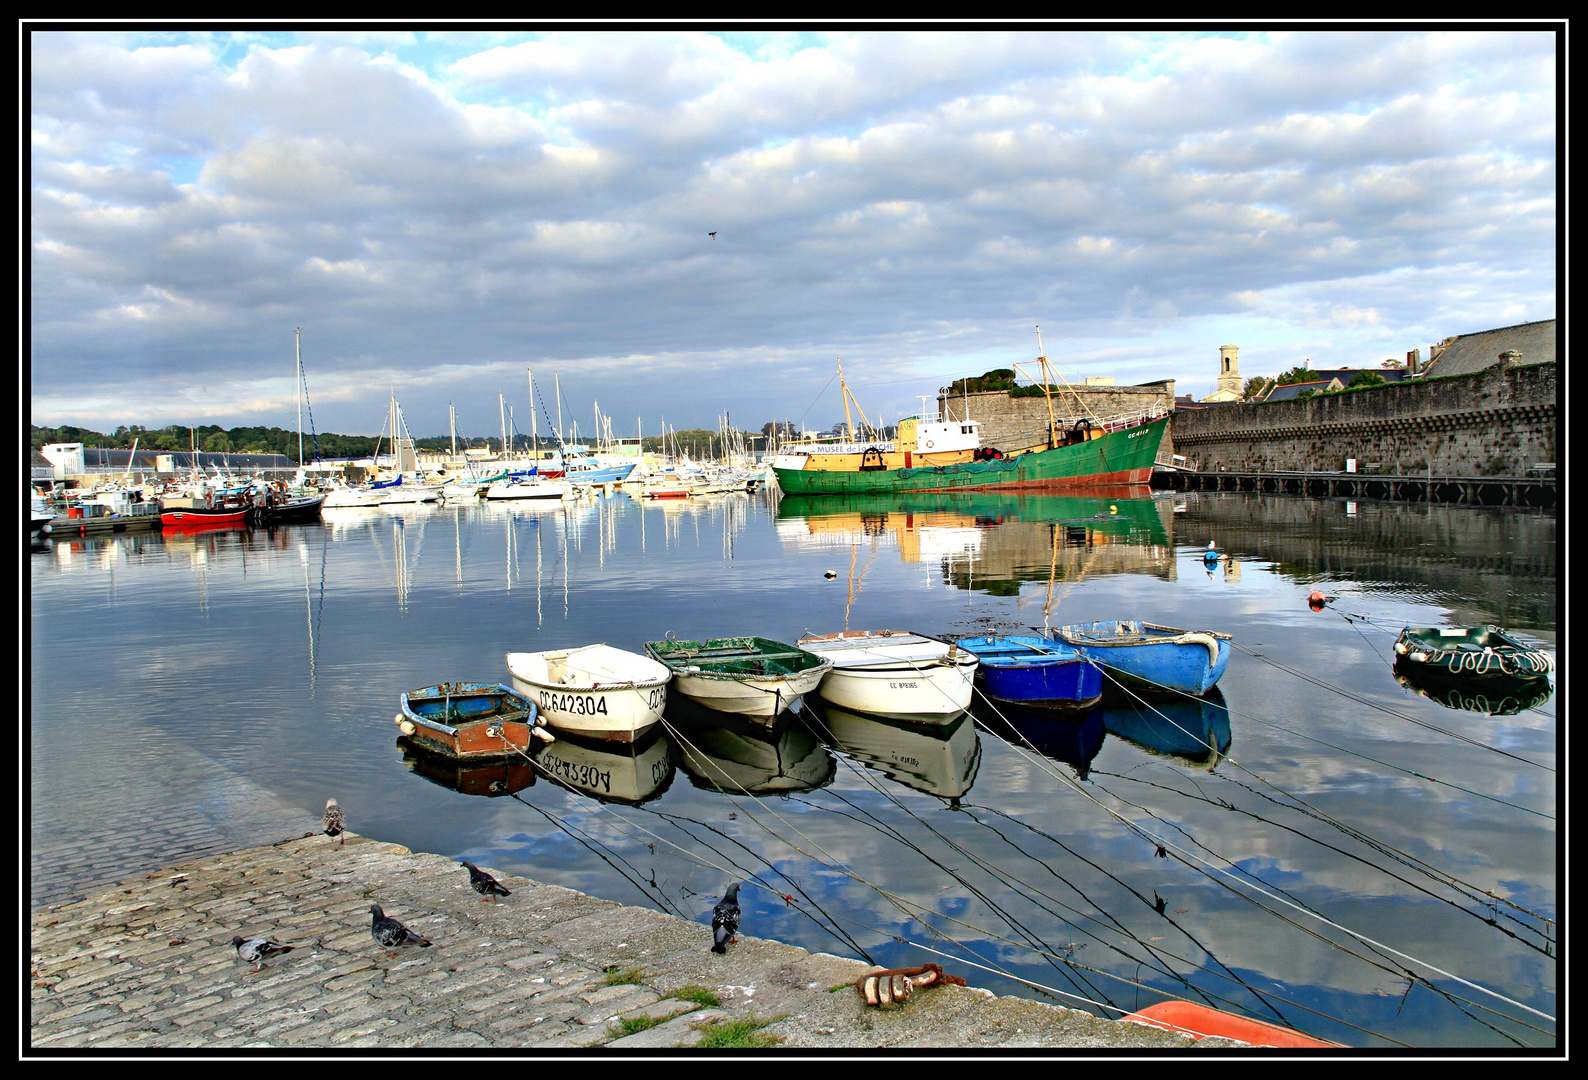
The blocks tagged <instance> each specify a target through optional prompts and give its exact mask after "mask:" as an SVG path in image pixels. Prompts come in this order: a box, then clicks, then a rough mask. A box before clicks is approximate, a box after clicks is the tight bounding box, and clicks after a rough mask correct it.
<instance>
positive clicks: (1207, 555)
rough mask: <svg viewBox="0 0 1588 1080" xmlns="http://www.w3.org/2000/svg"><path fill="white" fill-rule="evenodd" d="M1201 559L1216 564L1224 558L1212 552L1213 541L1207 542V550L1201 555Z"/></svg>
mask: <svg viewBox="0 0 1588 1080" xmlns="http://www.w3.org/2000/svg"><path fill="white" fill-rule="evenodd" d="M1202 558H1203V560H1204V561H1206V562H1218V561H1219V560H1220V559H1222V558H1224V556H1222V555H1220V554H1219V553H1218V552H1216V551H1214V550H1213V541H1211V540H1209V541H1208V549H1207V550H1206V551H1204V552H1203V553H1202Z"/></svg>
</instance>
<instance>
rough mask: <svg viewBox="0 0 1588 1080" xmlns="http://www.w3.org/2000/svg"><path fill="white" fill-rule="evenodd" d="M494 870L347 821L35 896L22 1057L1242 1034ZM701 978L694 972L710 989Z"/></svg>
mask: <svg viewBox="0 0 1588 1080" xmlns="http://www.w3.org/2000/svg"><path fill="white" fill-rule="evenodd" d="M486 869H490V868H488V867H487V868H486ZM496 876H497V877H498V878H499V879H500V880H501V881H502V883H503V884H504V885H506V886H507V887H508V888H509V889H510V890H512V895H511V896H508V897H498V898H495V899H494V900H492V901H491V902H489V903H486V902H483V901H482V900H481V898H480V897H479V896H478V895H477V894H476V893H474V892H473V891H472V890H471V889H470V887H469V875H468V871H467V870H466V869H465V868H464V867H463V866H462V865H461V864H460V863H458V862H455V861H453V860H452V859H450V858H447V857H446V856H442V855H431V854H424V853H415V852H410V851H409V850H408V849H406V848H403V847H400V846H398V845H395V844H386V843H380V842H378V841H373V840H369V839H366V838H364V837H360V836H356V835H353V834H347V835H346V844H345V846H344V845H339V844H337V843H336V842H335V841H332V840H330V839H328V838H327V837H325V836H323V835H320V834H318V833H315V834H311V835H309V836H306V837H302V838H299V839H294V840H289V841H283V842H281V843H278V844H273V845H268V846H263V847H254V848H247V849H243V850H238V851H232V852H227V853H224V854H219V855H206V856H204V857H201V858H196V859H192V860H191V861H188V862H186V863H183V864H181V865H177V866H172V867H169V868H166V869H163V870H158V871H156V872H154V873H150V874H146V875H142V876H139V877H136V878H132V879H129V880H125V881H122V882H121V883H120V884H118V885H117V886H115V887H113V888H107V889H104V890H102V891H98V892H96V893H94V894H92V895H89V896H86V897H83V898H81V899H72V900H70V901H67V902H63V903H58V904H49V905H45V906H41V907H37V908H34V909H33V910H32V913H31V923H32V958H31V965H30V977H29V985H30V987H31V996H32V1001H31V1024H30V1032H29V1041H28V1046H27V1048H26V1049H25V1050H24V1051H23V1056H24V1057H57V1056H71V1055H72V1054H74V1053H93V1054H95V1055H96V1056H99V1055H103V1054H104V1053H105V1052H115V1051H136V1052H137V1053H139V1054H145V1053H148V1052H151V1051H159V1050H167V1049H179V1048H180V1049H188V1050H204V1049H214V1050H217V1051H220V1050H228V1049H229V1050H230V1051H231V1052H233V1053H236V1052H239V1051H241V1052H243V1053H245V1054H246V1053H247V1052H249V1051H254V1052H260V1051H268V1050H273V1049H281V1048H289V1049H293V1050H297V1051H302V1050H306V1049H307V1050H314V1049H323V1050H326V1051H342V1050H348V1049H358V1048H364V1049H368V1050H372V1051H375V1052H381V1051H387V1052H389V1051H392V1050H396V1049H399V1048H401V1049H407V1048H424V1049H426V1050H428V1051H448V1050H452V1051H470V1050H495V1051H507V1052H513V1053H523V1054H525V1055H536V1056H538V1055H547V1054H584V1053H585V1052H586V1051H587V1049H588V1048H592V1047H610V1048H617V1049H626V1050H634V1051H643V1052H647V1053H651V1052H654V1053H659V1054H665V1053H668V1052H669V1051H671V1052H674V1053H676V1052H677V1051H676V1050H672V1048H676V1047H685V1048H691V1047H693V1048H696V1052H699V1053H706V1052H709V1051H708V1050H706V1049H704V1047H710V1046H711V1045H712V1043H711V1042H710V1041H707V1040H710V1039H711V1038H712V1037H713V1036H714V1035H720V1033H721V1031H722V1030H723V1027H724V1025H727V1024H731V1023H734V1022H740V1023H741V1024H742V1023H743V1022H750V1023H751V1024H758V1025H762V1026H760V1027H759V1028H757V1029H755V1031H754V1034H755V1036H757V1037H759V1038H760V1039H762V1040H764V1041H765V1042H766V1044H767V1045H769V1046H775V1047H777V1048H781V1049H783V1050H787V1051H791V1052H794V1053H798V1052H799V1051H801V1050H807V1051H811V1052H813V1053H817V1054H820V1055H821V1056H829V1055H830V1054H832V1053H833V1052H839V1053H844V1052H854V1053H857V1054H858V1053H860V1052H863V1051H874V1052H876V1051H880V1052H884V1053H893V1054H909V1053H912V1052H913V1053H918V1054H920V1055H931V1056H945V1055H953V1054H954V1053H955V1052H956V1051H957V1052H966V1051H971V1052H975V1051H980V1050H984V1049H987V1048H993V1047H996V1048H999V1049H1000V1050H1020V1051H1025V1052H1028V1053H1030V1054H1031V1055H1033V1056H1040V1055H1045V1054H1054V1055H1060V1054H1066V1053H1075V1052H1077V1051H1080V1052H1088V1051H1095V1052H1119V1051H1126V1052H1134V1053H1142V1054H1160V1053H1164V1052H1170V1051H1173V1050H1176V1049H1191V1048H1200V1049H1203V1050H1204V1051H1206V1050H1210V1049H1217V1048H1239V1049H1241V1050H1243V1051H1245V1052H1246V1053H1250V1048H1249V1047H1247V1046H1246V1044H1244V1043H1239V1042H1235V1041H1232V1040H1229V1039H1222V1038H1216V1037H1208V1038H1204V1039H1201V1040H1200V1041H1198V1040H1194V1039H1193V1038H1192V1037H1191V1036H1189V1035H1186V1034H1182V1033H1179V1032H1170V1031H1166V1030H1160V1029H1157V1028H1152V1027H1148V1026H1145V1025H1142V1024H1138V1023H1130V1022H1123V1021H1117V1020H1108V1019H1102V1018H1099V1017H1096V1016H1093V1015H1092V1014H1090V1013H1087V1012H1083V1011H1079V1010H1073V1009H1067V1008H1062V1007H1057V1006H1053V1005H1048V1004H1044V1003H1041V1002H1037V1001H1032V1000H1028V999H1025V998H1018V997H998V996H995V995H994V994H993V993H991V992H990V991H988V990H985V989H981V988H978V987H975V986H974V985H971V986H954V985H944V986H935V987H927V988H923V989H919V990H916V991H915V992H914V994H912V995H911V996H910V997H909V998H908V999H907V1000H906V1001H904V1002H903V1003H902V1004H899V1005H895V1006H893V1007H891V1008H878V1007H876V1006H868V1005H867V1004H866V1003H865V1000H864V998H863V996H862V995H861V993H860V992H859V991H858V990H857V989H856V987H855V985H854V983H855V981H856V980H857V979H859V978H861V977H862V976H864V975H866V974H867V973H868V972H870V971H873V970H876V969H874V968H872V967H871V966H869V965H867V964H865V963H863V962H861V961H859V960H854V959H848V958H844V957H839V956H832V955H828V954H825V953H811V952H807V951H806V950H804V949H801V948H797V947H794V946H791V945H786V944H782V943H780V942H776V941H769V940H765V939H762V938H757V937H755V936H753V935H751V934H746V933H744V932H742V931H741V932H740V933H739V935H738V940H737V941H736V942H735V943H734V944H732V945H730V946H729V947H728V950H727V952H726V954H725V955H717V954H714V953H713V952H711V950H710V944H711V930H710V928H709V927H707V926H705V925H703V924H701V923H696V922H691V921H688V920H685V919H680V918H677V917H676V916H672V915H667V914H663V913H661V912H657V911H652V910H650V909H648V908H643V907H629V906H624V905H621V904H617V903H613V902H611V901H608V900H601V899H598V898H595V897H591V896H587V895H585V894H583V893H579V892H575V891H573V890H570V889H565V888H561V887H558V886H553V885H545V884H539V883H536V882H534V881H530V880H527V879H525V878H521V877H516V876H513V875H508V874H501V873H498V874H496ZM371 904H379V905H381V907H382V908H383V909H384V911H385V913H386V914H387V915H390V916H392V917H394V918H396V919H399V920H401V921H402V922H403V923H404V924H406V925H407V926H408V927H409V928H411V929H412V930H414V931H415V932H416V933H419V934H421V935H423V936H425V937H426V938H428V939H429V940H430V941H431V942H432V943H433V944H432V946H431V947H429V948H415V947H410V948H407V949H405V950H402V951H401V952H400V953H399V954H398V955H395V956H394V955H391V954H390V953H388V951H387V950H386V949H385V948H383V947H382V946H381V945H379V944H378V943H377V942H376V941H375V940H374V939H373V938H372V937H371V935H370V922H371V916H370V910H369V909H370V905H371ZM233 935H241V936H243V937H245V938H249V937H256V936H257V937H271V938H274V939H275V940H277V941H280V942H283V943H285V944H289V945H292V946H294V948H293V950H292V951H291V952H288V953H285V954H283V955H281V956H278V957H276V958H274V959H272V960H269V961H266V962H265V963H264V965H263V966H262V967H261V969H260V970H259V971H257V972H256V971H255V970H254V965H251V964H249V963H247V962H245V961H242V960H240V959H239V958H238V956H237V954H236V951H235V949H234V948H233V945H232V938H233ZM922 960H923V962H925V961H928V960H937V961H938V962H940V963H942V965H943V967H944V969H945V970H946V971H947V973H948V974H950V975H959V976H961V977H965V978H967V979H968V980H969V981H972V982H973V981H974V976H975V974H976V972H975V971H973V970H963V971H960V970H956V965H955V964H953V962H952V961H950V960H944V959H943V958H941V957H922ZM702 989H703V990H705V991H709V994H710V996H706V1000H705V1001H704V1002H702V1001H700V1000H698V999H700V998H701V997H702V996H703V995H702V993H701V991H702ZM713 997H714V998H715V1001H713ZM741 1030H743V1027H741ZM702 1044H703V1045H702ZM730 1045H731V1044H730ZM739 1045H743V1044H739ZM728 1052H729V1053H732V1052H733V1051H731V1050H730V1051H728ZM771 1052H772V1053H774V1054H776V1051H775V1050H774V1051H771Z"/></svg>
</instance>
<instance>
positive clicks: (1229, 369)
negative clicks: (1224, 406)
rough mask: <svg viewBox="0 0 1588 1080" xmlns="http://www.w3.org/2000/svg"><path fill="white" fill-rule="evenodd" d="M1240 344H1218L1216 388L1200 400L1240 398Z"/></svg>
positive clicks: (1219, 400)
mask: <svg viewBox="0 0 1588 1080" xmlns="http://www.w3.org/2000/svg"><path fill="white" fill-rule="evenodd" d="M1239 353H1240V346H1238V345H1220V346H1219V379H1218V388H1217V389H1215V390H1214V391H1213V393H1211V394H1209V395H1208V396H1207V397H1205V398H1203V399H1202V400H1203V401H1205V402H1208V403H1210V404H1217V403H1219V402H1222V401H1239V400H1241V362H1240V357H1239Z"/></svg>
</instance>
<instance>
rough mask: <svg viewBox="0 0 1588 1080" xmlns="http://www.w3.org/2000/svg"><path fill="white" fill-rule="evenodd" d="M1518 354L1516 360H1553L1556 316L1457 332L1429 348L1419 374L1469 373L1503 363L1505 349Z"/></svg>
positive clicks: (1437, 377)
mask: <svg viewBox="0 0 1588 1080" xmlns="http://www.w3.org/2000/svg"><path fill="white" fill-rule="evenodd" d="M1513 351H1514V352H1516V353H1519V354H1520V355H1519V356H1518V357H1516V358H1515V362H1516V363H1519V364H1553V363H1554V362H1555V320H1554V319H1543V320H1540V321H1539V322H1530V323H1519V324H1518V325H1516V326H1502V327H1500V328H1499V329H1497V330H1483V331H1480V332H1478V333H1476V334H1459V335H1457V336H1455V337H1452V338H1449V339H1448V340H1447V341H1446V342H1444V343H1442V344H1440V345H1435V346H1434V347H1433V348H1432V349H1430V350H1429V353H1430V356H1429V360H1428V366H1427V367H1426V368H1425V369H1424V370H1423V372H1422V374H1421V375H1419V376H1418V377H1419V378H1423V379H1441V378H1448V377H1450V376H1451V375H1470V374H1472V373H1473V372H1477V371H1483V370H1484V369H1486V368H1491V367H1495V366H1496V365H1498V364H1500V363H1502V362H1503V361H1502V360H1501V355H1502V354H1504V353H1507V352H1513Z"/></svg>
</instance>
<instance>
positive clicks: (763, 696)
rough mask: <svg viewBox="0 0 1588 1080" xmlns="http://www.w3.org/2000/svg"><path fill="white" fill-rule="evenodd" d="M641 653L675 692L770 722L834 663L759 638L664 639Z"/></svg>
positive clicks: (781, 643)
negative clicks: (659, 666)
mask: <svg viewBox="0 0 1588 1080" xmlns="http://www.w3.org/2000/svg"><path fill="white" fill-rule="evenodd" d="M645 651H646V652H647V653H649V654H650V655H651V656H652V657H654V658H655V659H656V660H658V661H660V662H661V663H663V664H665V665H667V667H669V668H670V669H672V672H673V684H674V686H676V687H677V689H678V692H679V693H680V694H683V695H684V696H686V697H690V698H693V699H694V700H695V701H697V702H698V703H700V704H701V705H704V706H706V707H707V708H708V709H716V710H717V711H718V712H725V713H735V714H737V715H740V716H753V717H761V718H764V719H771V718H773V717H776V716H777V715H778V714H779V713H781V712H783V710H785V709H787V708H789V707H790V706H791V705H793V704H794V702H795V701H796V700H798V699H799V698H800V697H802V696H804V695H805V694H808V693H810V692H811V691H812V690H814V689H816V687H817V685H818V684H820V683H821V681H822V676H824V675H826V674H827V672H828V671H829V670H830V669H831V668H832V666H833V663H832V661H831V660H828V659H826V658H824V657H820V656H815V655H813V654H811V653H809V652H806V651H805V650H804V649H801V648H797V647H795V646H793V645H786V644H784V643H783V642H781V641H772V640H771V639H769V638H761V637H731V638H710V639H708V640H706V641H693V640H682V639H674V638H671V637H669V638H667V639H665V640H663V641H648V642H646V643H645Z"/></svg>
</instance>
